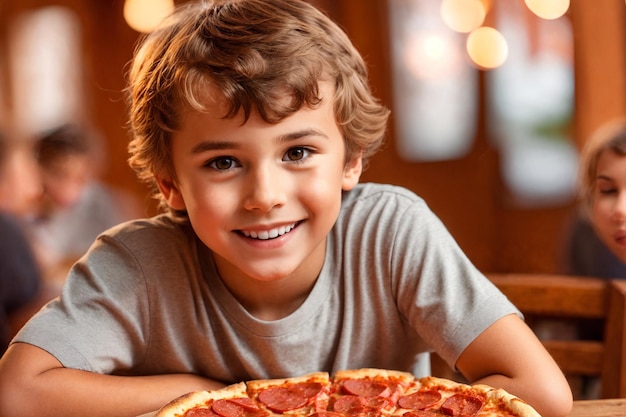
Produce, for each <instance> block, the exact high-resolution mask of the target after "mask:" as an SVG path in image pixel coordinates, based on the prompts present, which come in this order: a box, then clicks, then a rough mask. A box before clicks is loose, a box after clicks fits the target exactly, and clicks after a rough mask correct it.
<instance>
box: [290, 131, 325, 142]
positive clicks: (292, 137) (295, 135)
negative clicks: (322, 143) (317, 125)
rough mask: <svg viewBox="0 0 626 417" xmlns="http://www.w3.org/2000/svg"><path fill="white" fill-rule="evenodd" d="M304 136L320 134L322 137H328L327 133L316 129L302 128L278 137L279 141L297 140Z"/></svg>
mask: <svg viewBox="0 0 626 417" xmlns="http://www.w3.org/2000/svg"><path fill="white" fill-rule="evenodd" d="M306 136H321V137H323V138H326V139H328V135H327V134H325V133H324V132H322V131H320V130H317V129H313V128H311V129H302V130H298V131H296V132H291V133H287V134H286V135H282V136H280V137H279V140H280V142H289V141H292V140H297V139H300V138H303V137H306Z"/></svg>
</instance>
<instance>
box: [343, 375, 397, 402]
mask: <svg viewBox="0 0 626 417" xmlns="http://www.w3.org/2000/svg"><path fill="white" fill-rule="evenodd" d="M343 389H344V391H345V392H346V393H348V394H352V395H358V396H361V397H365V398H371V397H388V396H390V395H391V389H389V386H387V385H386V384H383V383H382V382H376V381H371V380H368V379H348V380H346V381H344V383H343Z"/></svg>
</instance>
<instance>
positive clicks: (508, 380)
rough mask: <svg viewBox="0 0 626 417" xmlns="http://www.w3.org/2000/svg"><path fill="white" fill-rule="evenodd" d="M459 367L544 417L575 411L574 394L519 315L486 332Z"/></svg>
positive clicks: (469, 350)
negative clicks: (512, 395) (522, 402)
mask: <svg viewBox="0 0 626 417" xmlns="http://www.w3.org/2000/svg"><path fill="white" fill-rule="evenodd" d="M456 366H457V368H458V369H459V371H461V373H463V375H464V376H465V377H466V378H468V379H469V380H470V381H471V382H472V383H484V384H487V385H490V386H494V387H500V388H503V389H505V390H506V391H508V392H510V393H511V394H514V395H516V396H518V397H520V398H522V399H524V400H526V401H527V402H528V403H529V404H530V405H532V406H533V407H534V408H535V409H536V410H537V411H538V412H539V413H540V414H541V415H542V416H543V417H564V416H565V415H567V414H568V413H569V412H570V410H571V408H572V392H571V389H570V387H569V384H568V383H567V380H566V379H565V377H564V376H563V373H562V372H561V370H560V369H559V367H558V365H557V364H556V363H555V362H554V360H553V359H552V357H551V356H550V354H549V353H548V352H547V351H546V350H545V348H544V347H543V345H542V344H541V342H540V341H539V339H537V337H536V336H535V334H534V333H533V332H532V330H531V329H530V328H529V327H528V326H527V325H526V323H524V321H523V320H522V319H520V318H519V317H518V316H516V315H509V316H505V317H503V318H501V319H500V320H498V321H496V322H495V323H494V324H493V325H491V326H490V327H489V328H487V330H485V331H484V332H483V333H482V334H480V336H478V337H477V338H476V339H475V340H474V341H473V342H472V343H471V344H470V345H469V346H468V347H467V348H466V349H465V351H463V353H462V354H461V355H460V356H459V359H458V361H457V363H456Z"/></svg>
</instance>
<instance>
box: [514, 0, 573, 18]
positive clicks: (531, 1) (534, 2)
mask: <svg viewBox="0 0 626 417" xmlns="http://www.w3.org/2000/svg"><path fill="white" fill-rule="evenodd" d="M524 2H525V3H526V6H527V7H528V8H529V9H530V11H532V12H533V13H534V14H536V15H537V16H539V17H540V18H542V19H547V20H553V19H558V18H559V17H561V16H563V15H564V14H565V13H566V12H567V9H569V2H570V0H524Z"/></svg>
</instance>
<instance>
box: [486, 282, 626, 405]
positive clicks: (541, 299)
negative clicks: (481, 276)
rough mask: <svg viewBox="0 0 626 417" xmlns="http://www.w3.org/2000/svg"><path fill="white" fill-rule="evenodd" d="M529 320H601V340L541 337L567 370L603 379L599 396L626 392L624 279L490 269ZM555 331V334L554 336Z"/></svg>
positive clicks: (625, 301)
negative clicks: (506, 271) (494, 270)
mask: <svg viewBox="0 0 626 417" xmlns="http://www.w3.org/2000/svg"><path fill="white" fill-rule="evenodd" d="M487 277H488V278H489V279H490V280H491V281H492V282H493V283H494V284H495V285H496V286H497V287H498V288H500V290H501V291H502V292H503V293H504V294H505V295H506V296H507V297H508V298H509V299H510V300H511V302H513V304H515V305H516V306H517V307H518V308H519V309H520V311H522V313H524V315H525V316H527V318H528V321H529V323H532V321H536V320H542V319H544V320H545V319H548V320H549V319H566V320H575V321H576V320H586V319H593V320H597V321H598V323H599V324H598V325H599V326H602V327H603V332H601V333H602V334H601V335H600V337H599V338H598V339H597V340H583V339H581V338H580V337H578V338H575V339H574V340H571V339H570V340H558V339H556V338H549V339H542V342H543V343H544V345H545V347H546V349H547V350H548V351H549V352H550V354H551V355H552V356H553V358H554V359H555V361H556V362H557V364H558V365H559V366H560V367H561V369H562V371H563V373H564V374H565V375H566V376H590V377H598V378H599V379H600V397H602V398H622V397H626V280H624V281H621V280H605V279H600V278H590V277H576V276H570V275H552V274H520V273H516V274H487ZM555 337H556V336H555Z"/></svg>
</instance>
